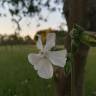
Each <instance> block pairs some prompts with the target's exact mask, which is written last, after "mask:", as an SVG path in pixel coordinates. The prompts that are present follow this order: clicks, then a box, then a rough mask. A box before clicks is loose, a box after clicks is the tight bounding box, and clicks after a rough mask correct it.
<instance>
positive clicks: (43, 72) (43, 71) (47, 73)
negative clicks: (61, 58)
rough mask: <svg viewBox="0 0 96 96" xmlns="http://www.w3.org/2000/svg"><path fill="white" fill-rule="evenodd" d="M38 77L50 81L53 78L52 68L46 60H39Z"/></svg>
mask: <svg viewBox="0 0 96 96" xmlns="http://www.w3.org/2000/svg"><path fill="white" fill-rule="evenodd" d="M38 65H39V66H38V75H39V76H40V77H41V78H44V79H50V78H52V76H53V67H52V64H51V62H50V61H49V60H48V59H47V58H43V59H41V60H40V62H39V64H38Z"/></svg>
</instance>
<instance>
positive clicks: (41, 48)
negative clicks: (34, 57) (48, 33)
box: [36, 35, 43, 51]
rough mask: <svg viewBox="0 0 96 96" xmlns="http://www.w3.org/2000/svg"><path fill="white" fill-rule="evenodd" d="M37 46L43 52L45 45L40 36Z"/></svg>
mask: <svg viewBox="0 0 96 96" xmlns="http://www.w3.org/2000/svg"><path fill="white" fill-rule="evenodd" d="M36 45H37V48H38V49H39V50H41V51H42V50H43V45H42V40H41V36H40V35H38V40H37V43H36Z"/></svg>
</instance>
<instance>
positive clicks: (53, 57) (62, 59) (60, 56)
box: [47, 50, 67, 67]
mask: <svg viewBox="0 0 96 96" xmlns="http://www.w3.org/2000/svg"><path fill="white" fill-rule="evenodd" d="M66 56H67V51H66V50H61V51H50V52H48V55H47V57H48V58H49V60H50V61H51V62H52V64H54V65H56V66H59V67H64V66H65V64H66V60H67V57H66Z"/></svg>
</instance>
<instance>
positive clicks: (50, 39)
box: [44, 33, 56, 51]
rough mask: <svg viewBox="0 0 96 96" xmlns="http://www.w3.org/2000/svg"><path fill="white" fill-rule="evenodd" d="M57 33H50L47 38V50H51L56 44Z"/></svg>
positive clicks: (45, 48)
mask: <svg viewBox="0 0 96 96" xmlns="http://www.w3.org/2000/svg"><path fill="white" fill-rule="evenodd" d="M55 40H56V34H55V33H48V34H47V38H46V45H45V47H44V50H45V51H48V50H50V49H51V48H52V47H54V46H55Z"/></svg>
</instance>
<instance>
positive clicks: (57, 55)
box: [28, 33, 67, 79]
mask: <svg viewBox="0 0 96 96" xmlns="http://www.w3.org/2000/svg"><path fill="white" fill-rule="evenodd" d="M55 39H56V35H55V33H48V34H47V37H46V44H45V46H44V47H43V44H42V40H41V36H40V35H38V41H37V48H38V49H39V50H40V52H39V53H38V54H33V53H31V54H29V55H28V60H29V62H30V63H31V64H32V65H33V66H34V69H35V70H37V73H38V75H39V76H40V77H42V78H45V79H49V78H51V77H52V76H53V66H52V64H53V65H56V66H59V67H64V65H65V64H66V59H67V57H66V55H67V51H66V50H61V51H50V50H51V48H52V47H54V46H55Z"/></svg>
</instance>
